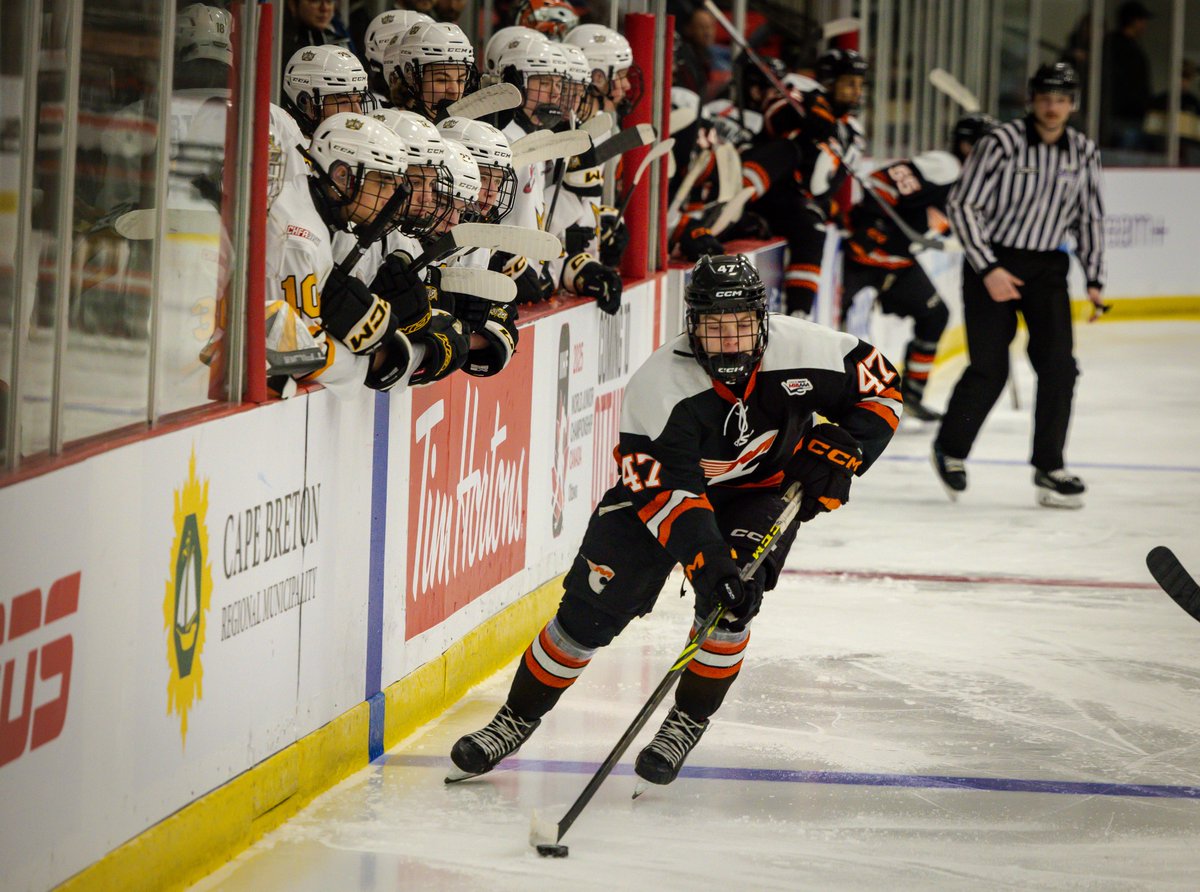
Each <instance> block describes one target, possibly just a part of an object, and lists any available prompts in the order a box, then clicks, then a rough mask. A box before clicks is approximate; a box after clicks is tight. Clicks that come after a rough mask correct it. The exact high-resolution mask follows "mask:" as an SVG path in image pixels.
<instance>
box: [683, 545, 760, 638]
mask: <svg viewBox="0 0 1200 892" xmlns="http://www.w3.org/2000/svg"><path fill="white" fill-rule="evenodd" d="M684 570H685V573H686V574H687V577H688V580H689V581H690V582H691V583H692V589H693V591H695V593H696V613H697V614H699V615H700V616H708V615H709V614H710V613H712V611H713V608H714V607H716V606H717V605H718V604H721V605H723V606H724V607H725V611H726V613H727V614H730V615H732V616H733V617H735V618H736V620H737V622H740V623H743V624H744V623H746V622H748V621H749V620H750V618H751V617H753V616H754V614H756V613H758V608H759V607H760V606H761V605H762V593H763V589H762V583H761V581H759V582H757V583H756V582H755V580H751V581H750V582H742V578H741V575H740V573H739V570H738V565H737V562H736V561H735V560H734V551H733V549H732V548H730V547H729V546H728V545H724V546H717V547H712V546H709V547H708V548H704V549H701V551H700V553H699V554H697V555H696V559H695V560H694V561H693V562H692V563H691V564H688V565H687V566H686V567H685V568H684ZM743 627H744V626H743Z"/></svg>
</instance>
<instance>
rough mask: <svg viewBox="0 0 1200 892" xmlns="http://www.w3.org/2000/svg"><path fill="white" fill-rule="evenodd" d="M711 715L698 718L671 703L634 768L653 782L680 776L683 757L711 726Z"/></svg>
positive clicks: (656, 782) (642, 776) (638, 773)
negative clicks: (660, 724) (709, 718)
mask: <svg viewBox="0 0 1200 892" xmlns="http://www.w3.org/2000/svg"><path fill="white" fill-rule="evenodd" d="M708 721H709V720H708V719H705V720H704V721H702V722H698V721H696V720H695V719H694V718H692V717H691V716H689V715H688V714H687V713H686V712H680V710H679V707H678V706H672V707H671V711H670V712H669V713H667V717H666V719H665V720H664V721H663V723H662V727H661V728H659V729H658V733H657V734H655V735H654V739H653V740H651V741H650V742H649V743H648V744H646V746H645V748H643V750H642V751H641V752H640V753H638V757H637V762H636V763H634V766H633V770H634V771H635V772H637V776H638V777H640V778H642V780H646V781H649V782H650V783H652V784H669V783H670V782H671V781H673V780H675V778H676V777H678V776H679V769H680V768H682V767H683V760H684V759H686V758H687V754H688V753H690V752H691V751H692V747H694V746H695V745H696V744H697V743H698V742H699V741H700V735H702V734H703V733H704V732H705V731H706V730H707V729H708Z"/></svg>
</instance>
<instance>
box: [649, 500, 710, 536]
mask: <svg viewBox="0 0 1200 892" xmlns="http://www.w3.org/2000/svg"><path fill="white" fill-rule="evenodd" d="M693 508H706V509H708V510H709V511H712V509H713V507H712V503H711V502H709V500H708V496H700V497H699V498H695V499H684V500H683V501H682V502H680V503H679V504H678V505H676V506H675V510H673V511H672V512H671V513H670V514H668V515H667V519H666V520H664V521H663V522H662V523H661V524H659V526H658V541H659V542H661V543H662V544H663V545H666V544H667V542H668V541H670V539H671V526H672V525H673V524H674V523H675V521H676V520H678V519H679V517H680V516H681V515H682V514H683V512H685V511H690V510H692V509H693Z"/></svg>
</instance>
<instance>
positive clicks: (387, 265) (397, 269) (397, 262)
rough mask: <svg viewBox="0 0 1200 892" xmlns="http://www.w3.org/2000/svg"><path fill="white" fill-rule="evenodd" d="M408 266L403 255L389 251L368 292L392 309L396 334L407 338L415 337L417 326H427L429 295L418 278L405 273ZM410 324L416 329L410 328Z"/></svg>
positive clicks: (409, 261)
mask: <svg viewBox="0 0 1200 892" xmlns="http://www.w3.org/2000/svg"><path fill="white" fill-rule="evenodd" d="M412 263H413V259H412V257H411V256H409V254H408V253H407V252H406V251H393V252H392V253H391V254H389V255H387V257H385V258H383V263H381V264H380V265H379V269H378V270H376V272H375V278H374V279H372V280H371V290H372V291H374V292H375V293H376V294H378V295H379V296H380V297H382V298H383V299H384V300H386V301H387V302H388V303H390V304H391V305H392V312H393V313H395V314H396V318H397V319H398V320H399V321H400V330H401V331H403V332H404V333H405V334H406V335H409V336H412V335H415V334H417V333H418V331H419V326H420V325H421V324H424V325H428V324H429V295H428V294H427V293H426V289H425V283H424V282H423V281H422V277H421V276H420V275H418V274H417V273H412V272H409V268H410V267H411V266H412ZM414 323H416V324H417V325H418V328H415V329H413V328H411V326H412V325H413V324H414Z"/></svg>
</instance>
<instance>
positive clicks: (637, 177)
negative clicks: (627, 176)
mask: <svg viewBox="0 0 1200 892" xmlns="http://www.w3.org/2000/svg"><path fill="white" fill-rule="evenodd" d="M673 148H675V138H674V137H673V136H668V137H667V138H666V139H664V140H663V141H662V142H660V143H659V144H658V145H656V146H655V147H654V148H652V149H651V150H650V151H649V152H647V153H646V157H645V158H643V159H642V160H641V163H640V164H638V168H637V171H635V172H634V174H633V184H634V185H635V186H636V185H637V184H638V183H640V182H641V181H642V174H644V173H645V172H646V169H647V168H648V167H649V166H650V165H651V164H653V163H654V162H655V161H657V160H658V159H659V158H661V157H662V156H663V155H665V154H667V152H669V151H671V149H673Z"/></svg>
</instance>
